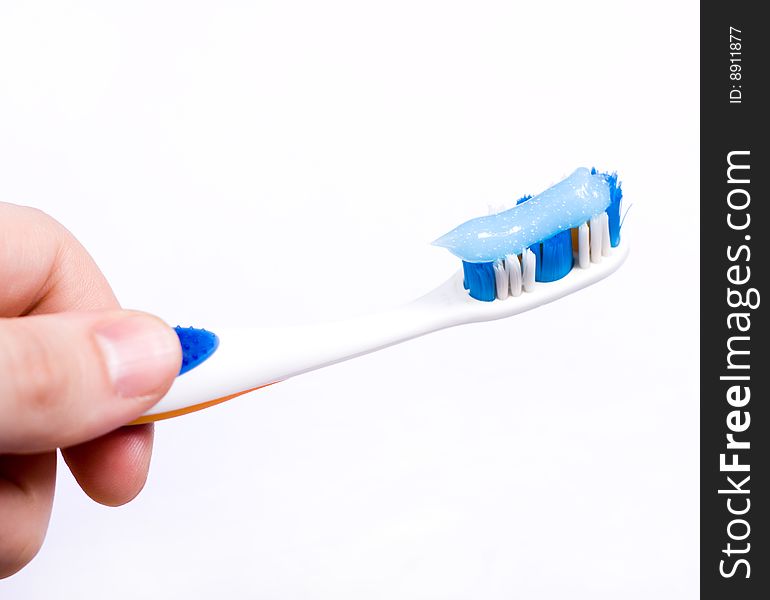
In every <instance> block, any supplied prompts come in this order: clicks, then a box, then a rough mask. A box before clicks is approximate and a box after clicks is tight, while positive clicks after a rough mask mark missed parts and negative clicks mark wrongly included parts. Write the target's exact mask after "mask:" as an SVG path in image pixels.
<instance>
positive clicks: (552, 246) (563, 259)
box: [529, 229, 573, 282]
mask: <svg viewBox="0 0 770 600" xmlns="http://www.w3.org/2000/svg"><path fill="white" fill-rule="evenodd" d="M529 249H530V250H532V252H534V253H535V259H536V262H535V281H543V282H549V281H556V280H558V279H561V278H562V277H564V276H565V275H567V273H569V272H570V271H571V270H572V264H573V257H572V233H571V232H570V230H569V229H567V230H566V231H562V232H561V233H557V234H556V235H555V236H553V237H551V238H548V239H547V240H545V241H544V242H543V243H542V244H535V245H534V246H530V248H529Z"/></svg>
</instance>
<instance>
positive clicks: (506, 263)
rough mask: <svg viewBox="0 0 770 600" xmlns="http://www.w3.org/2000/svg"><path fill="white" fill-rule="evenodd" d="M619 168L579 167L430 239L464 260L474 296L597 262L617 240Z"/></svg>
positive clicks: (512, 291)
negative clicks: (616, 170) (495, 210)
mask: <svg viewBox="0 0 770 600" xmlns="http://www.w3.org/2000/svg"><path fill="white" fill-rule="evenodd" d="M622 197H623V192H622V190H621V186H620V182H619V181H618V176H617V174H616V173H600V172H598V171H597V170H596V169H591V170H589V169H586V168H580V169H577V170H576V171H575V172H574V173H573V174H572V175H570V176H569V177H567V178H566V179H564V180H562V181H560V182H559V183H557V184H556V185H554V186H552V187H550V188H548V189H547V190H545V191H544V192H542V193H541V194H538V195H537V196H524V197H522V198H521V199H519V200H518V202H517V203H516V206H514V207H513V208H511V209H509V210H506V211H502V212H498V213H495V214H491V215H487V216H484V217H477V218H475V219H471V220H470V221H466V222H465V223H463V224H462V225H460V226H459V227H456V228H455V229H453V230H452V231H450V232H449V233H447V234H445V235H443V236H441V237H440V238H438V239H437V240H436V241H435V242H433V244H434V245H436V246H441V247H444V248H447V249H448V250H449V251H450V252H452V253H453V254H455V255H456V256H458V257H459V258H461V259H462V265H463V287H464V288H465V289H466V290H468V294H469V296H470V297H471V298H474V299H475V300H480V301H484V302H491V301H493V300H505V299H506V298H508V297H509V296H514V297H517V296H520V295H521V294H522V292H531V291H533V290H534V288H535V282H542V283H552V282H556V281H558V280H560V279H562V278H564V277H566V276H567V275H568V274H570V273H571V272H572V271H573V270H574V269H575V268H579V269H588V268H589V267H590V266H591V264H598V263H600V262H601V261H602V259H606V258H608V257H609V256H610V254H611V253H612V252H613V249H614V248H617V247H618V246H619V245H620V226H621V221H620V204H621V200H622Z"/></svg>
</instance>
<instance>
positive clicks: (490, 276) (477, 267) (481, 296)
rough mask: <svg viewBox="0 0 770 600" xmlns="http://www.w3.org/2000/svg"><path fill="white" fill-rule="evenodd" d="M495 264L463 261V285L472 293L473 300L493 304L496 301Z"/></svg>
mask: <svg viewBox="0 0 770 600" xmlns="http://www.w3.org/2000/svg"><path fill="white" fill-rule="evenodd" d="M493 264H494V263H491V262H482V263H471V262H466V261H463V285H464V286H465V289H466V290H469V291H470V295H471V298H475V299H476V300H482V301H484V302H492V301H493V300H494V299H495V269H494V266H493Z"/></svg>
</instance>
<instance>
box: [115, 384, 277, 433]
mask: <svg viewBox="0 0 770 600" xmlns="http://www.w3.org/2000/svg"><path fill="white" fill-rule="evenodd" d="M273 383H278V382H277V381H274V382H273ZM273 383H266V384H265V385H259V386H257V387H255V388H251V389H249V390H243V391H242V392H237V393H235V394H230V395H229V396H223V397H222V398H216V399H215V400H209V401H208V402H201V403H200V404H194V405H193V406H185V407H184V408H178V409H177V410H169V411H167V412H162V413H158V414H156V415H147V416H145V417H139V418H138V419H136V420H134V421H131V422H130V423H129V425H141V424H142V423H154V422H155V421H164V420H165V419H172V418H174V417H179V416H181V415H186V414H188V413H192V412H196V411H199V410H203V409H204V408H208V407H209V406H214V405H215V404H221V403H222V402H226V401H227V400H231V399H232V398H237V397H238V396H242V395H243V394H248V393H249V392H253V391H254V390H261V389H262V388H265V387H267V386H269V385H273Z"/></svg>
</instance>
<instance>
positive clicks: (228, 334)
mask: <svg viewBox="0 0 770 600" xmlns="http://www.w3.org/2000/svg"><path fill="white" fill-rule="evenodd" d="M458 316H459V313H458V312H457V311H452V310H451V309H450V305H446V306H445V307H444V308H443V309H442V307H441V306H440V304H437V303H436V302H435V301H433V300H430V299H428V297H426V298H423V299H420V300H417V301H415V302H413V303H411V304H408V305H406V306H403V307H400V308H397V309H393V310H389V311H386V312H382V313H378V314H373V315H366V316H362V317H356V318H352V319H348V320H345V321H338V322H329V323H319V324H312V325H306V326H299V327H275V328H236V329H221V330H220V329H217V330H215V331H214V333H216V334H217V336H218V337H219V347H218V348H217V350H216V351H215V352H214V353H213V354H212V355H211V356H210V357H209V358H208V359H206V360H205V361H204V362H202V363H201V364H200V365H198V366H196V367H195V368H193V369H192V370H190V371H188V372H187V373H184V374H183V375H180V376H179V377H178V378H177V379H176V380H175V382H174V384H173V385H172V387H171V390H170V391H169V392H168V394H166V396H165V397H164V398H163V399H162V400H161V401H160V402H159V403H158V404H156V405H155V406H154V407H153V408H152V409H150V410H149V411H148V412H147V413H146V414H145V415H144V417H143V418H142V419H140V420H139V421H137V422H146V421H154V420H159V419H163V418H168V417H172V416H177V415H178V414H184V413H185V412H191V410H188V409H192V410H196V409H198V408H205V406H209V405H210V404H212V403H215V402H212V401H216V400H218V399H221V398H229V397H232V396H233V395H238V394H239V393H243V392H245V391H250V390H253V389H256V388H258V387H263V386H265V385H269V384H271V383H275V382H278V381H282V380H284V379H288V378H289V377H293V376H294V375H299V374H301V373H306V372H307V371H312V370H314V369H318V368H321V367H325V366H327V365H330V364H334V363H336V362H340V361H343V360H347V359H349V358H353V357H355V356H360V355H362V354H367V353H369V352H374V351H376V350H380V349H381V348H385V347H387V346H391V345H393V344H398V343H399V342H403V341H406V340H409V339H412V338H415V337H418V336H421V335H425V334H426V333H430V332H432V331H436V330H438V329H443V328H445V327H449V326H452V325H456V324H458V322H461V321H458Z"/></svg>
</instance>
